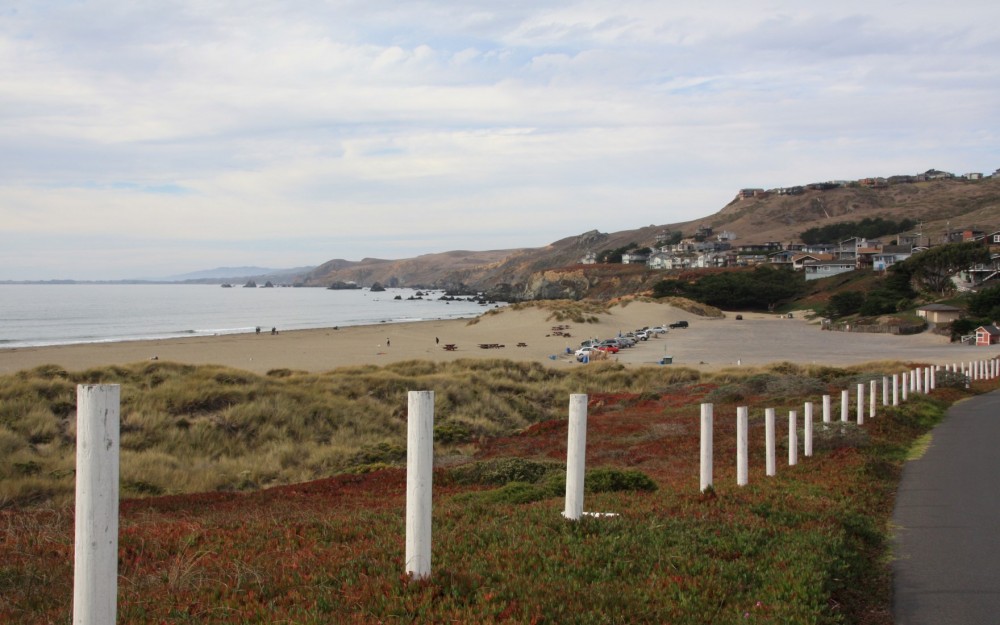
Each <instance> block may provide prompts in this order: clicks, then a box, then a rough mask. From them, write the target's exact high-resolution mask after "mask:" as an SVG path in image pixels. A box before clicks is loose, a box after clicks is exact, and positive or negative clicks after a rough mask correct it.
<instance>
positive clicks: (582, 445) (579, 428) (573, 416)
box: [563, 393, 587, 521]
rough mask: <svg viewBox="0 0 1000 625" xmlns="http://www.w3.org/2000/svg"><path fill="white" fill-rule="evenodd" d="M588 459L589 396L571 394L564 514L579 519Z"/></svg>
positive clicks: (581, 513)
mask: <svg viewBox="0 0 1000 625" xmlns="http://www.w3.org/2000/svg"><path fill="white" fill-rule="evenodd" d="M586 459H587V396H586V395H584V394H581V393H575V394H573V395H570V396H569V439H568V441H567V445H566V510H564V511H563V516H564V517H566V518H567V519H569V520H571V521H579V520H580V517H581V516H583V480H584V472H585V470H586Z"/></svg>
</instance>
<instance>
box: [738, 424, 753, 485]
mask: <svg viewBox="0 0 1000 625" xmlns="http://www.w3.org/2000/svg"><path fill="white" fill-rule="evenodd" d="M749 420H750V409H749V408H748V407H746V406H740V407H738V408H737V409H736V484H737V486H746V485H747V484H748V483H749V481H750V460H749V456H748V454H749V450H748V449H747V446H748V442H747V430H748V429H749Z"/></svg>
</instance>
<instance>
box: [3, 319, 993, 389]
mask: <svg viewBox="0 0 1000 625" xmlns="http://www.w3.org/2000/svg"><path fill="white" fill-rule="evenodd" d="M550 315H551V313H550V312H549V311H545V310H541V309H535V308H527V309H523V310H510V309H504V310H502V311H500V312H498V313H495V314H487V315H483V316H481V317H479V318H477V319H476V320H468V319H452V320H442V321H421V322H414V323H399V324H377V325H369V326H353V327H341V328H339V329H334V328H328V329H319V330H298V331H293V332H280V333H279V334H277V335H271V334H269V333H263V334H260V335H256V334H237V335H222V336H213V337H198V338H180V339H167V340H158V341H131V342H121V343H102V344H88V345H67V346H54V347H37V348H17V349H0V374H6V373H12V372H15V371H19V370H23V369H30V368H33V367H37V366H39V365H43V364H55V365H58V366H61V367H63V368H65V369H68V370H71V371H77V370H83V369H88V368H92V367H99V366H106V365H112V364H128V363H134V362H140V361H149V360H153V359H156V360H163V361H174V362H183V363H189V364H219V365H226V366H230V367H235V368H239V369H245V370H249V371H253V372H257V373H266V372H267V371H270V370H272V369H293V370H301V371H311V372H319V371H328V370H331V369H335V368H337V367H342V366H347V365H362V364H375V365H381V364H387V363H391V362H399V361H404V360H413V359H422V360H436V361H444V360H456V359H461V358H503V359H511V360H519V361H537V362H542V363H545V364H547V365H550V366H553V367H579V366H583V365H581V364H579V363H577V362H576V360H575V358H574V357H573V355H572V354H569V355H567V354H566V349H567V348H570V349H576V348H577V347H578V346H579V345H580V342H581V341H583V340H585V339H587V338H592V337H600V338H608V337H612V336H614V335H616V334H617V333H618V332H619V331H622V332H627V331H629V330H633V329H635V328H638V327H643V326H655V325H661V324H663V325H665V324H668V323H671V322H673V321H678V320H681V319H684V320H687V321H688V322H689V323H690V327H689V328H687V329H674V330H671V331H670V332H669V333H668V334H665V335H662V336H661V337H660V338H655V339H651V340H649V341H645V342H640V344H639V345H637V346H636V347H634V348H631V349H626V350H622V351H621V352H620V353H619V354H618V355H617V356H613V357H612V358H613V359H616V360H617V361H618V362H621V363H624V364H627V365H630V366H642V365H650V366H660V365H659V363H660V360H661V358H662V357H663V356H670V357H671V358H672V360H673V365H675V366H687V367H694V368H698V369H702V370H716V369H721V368H725V367H731V366H737V365H759V364H766V363H771V362H780V361H791V362H797V363H815V364H827V365H832V366H845V365H853V364H860V363H864V362H869V361H879V360H901V361H904V362H914V363H934V364H946V363H952V362H962V361H969V360H973V359H979V358H987V357H993V356H997V355H998V354H1000V348H998V347H996V346H994V347H990V348H976V347H970V346H959V345H953V344H951V343H949V342H948V340H947V339H946V338H944V337H940V336H935V335H932V334H929V333H924V334H918V335H915V336H891V335H881V334H852V333H845V332H827V331H822V330H820V329H819V326H818V325H817V324H815V323H809V322H807V321H805V320H802V319H784V318H780V317H778V316H777V315H766V314H754V313H743V320H741V321H737V320H736V319H735V315H733V314H727V315H726V317H725V318H722V319H708V318H703V317H698V316H696V315H692V314H690V313H687V312H685V311H683V310H680V309H677V308H674V307H672V306H669V305H666V304H657V303H652V302H632V303H630V304H628V305H627V306H615V307H614V308H612V309H611V312H610V313H609V314H603V315H599V316H598V317H599V322H597V323H585V324H576V323H573V322H559V321H555V320H552V319H550V318H549V317H550ZM559 325H566V326H569V327H568V328H566V329H565V332H566V333H568V334H569V336H558V335H555V334H554V333H553V328H554V327H556V326H559ZM519 343H523V346H520V347H519V346H518V344H519ZM480 344H495V345H502V346H503V347H496V348H489V349H483V348H480ZM446 345H454V346H455V349H454V350H453V351H449V350H446V349H445V346H446Z"/></svg>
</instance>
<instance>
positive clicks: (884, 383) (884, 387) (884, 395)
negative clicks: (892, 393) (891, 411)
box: [882, 375, 889, 406]
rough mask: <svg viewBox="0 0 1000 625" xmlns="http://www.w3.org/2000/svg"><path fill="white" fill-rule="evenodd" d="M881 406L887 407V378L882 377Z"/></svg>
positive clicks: (885, 376)
mask: <svg viewBox="0 0 1000 625" xmlns="http://www.w3.org/2000/svg"><path fill="white" fill-rule="evenodd" d="M882 405H883V406H888V405H889V376H887V375H883V376H882Z"/></svg>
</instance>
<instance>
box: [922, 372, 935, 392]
mask: <svg viewBox="0 0 1000 625" xmlns="http://www.w3.org/2000/svg"><path fill="white" fill-rule="evenodd" d="M931 369H933V367H924V392H925V393H930V392H931Z"/></svg>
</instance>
